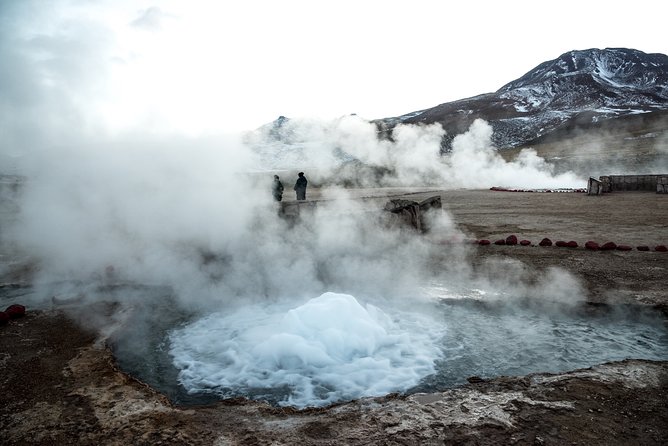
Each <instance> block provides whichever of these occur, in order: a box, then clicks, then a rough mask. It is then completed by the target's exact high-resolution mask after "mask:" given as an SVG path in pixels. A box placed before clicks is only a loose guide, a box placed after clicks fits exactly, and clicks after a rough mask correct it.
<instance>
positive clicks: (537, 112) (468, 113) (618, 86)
mask: <svg viewBox="0 0 668 446" xmlns="http://www.w3.org/2000/svg"><path fill="white" fill-rule="evenodd" d="M657 112H658V113H659V114H660V115H661V116H662V117H665V116H666V112H668V56H666V55H664V54H646V53H643V52H641V51H637V50H633V49H624V48H606V49H603V50H601V49H589V50H583V51H570V52H568V53H565V54H562V55H561V56H559V57H558V58H556V59H554V60H550V61H547V62H544V63H542V64H540V65H538V66H537V67H536V68H534V69H533V70H531V71H529V72H528V73H526V74H525V75H524V76H522V77H520V78H519V79H517V80H514V81H512V82H510V83H508V84H506V85H504V86H503V87H501V88H500V89H499V90H498V91H496V92H494V93H487V94H482V95H479V96H475V97H472V98H467V99H461V100H458V101H454V102H448V103H445V104H440V105H438V106H436V107H433V108H430V109H427V110H421V111H417V112H412V113H408V114H406V115H403V116H399V117H395V118H385V119H379V120H377V121H375V122H376V123H377V125H378V126H379V128H380V129H381V130H383V131H389V130H391V128H393V127H394V126H395V125H397V124H398V123H406V124H417V123H421V124H431V123H434V122H439V123H441V125H443V127H444V128H445V129H446V131H447V133H448V135H447V136H446V140H445V141H444V147H445V148H446V150H447V147H449V143H450V141H451V140H452V138H454V136H456V135H457V134H459V133H462V132H464V131H466V129H467V128H468V127H469V126H470V125H471V123H472V122H473V121H474V120H475V119H476V118H482V119H484V120H486V121H487V122H489V123H490V124H491V125H492V127H493V129H494V136H493V142H494V144H495V145H496V147H498V148H500V149H503V148H511V147H519V146H524V145H528V144H532V143H535V142H538V141H542V140H545V139H546V138H549V137H550V135H553V136H556V134H558V133H564V131H566V130H570V129H573V128H576V127H577V128H582V127H584V128H587V127H590V126H592V125H597V124H598V123H602V122H604V121H607V120H610V119H616V118H623V117H629V116H631V115H638V114H643V115H646V117H649V115H651V114H654V113H657Z"/></svg>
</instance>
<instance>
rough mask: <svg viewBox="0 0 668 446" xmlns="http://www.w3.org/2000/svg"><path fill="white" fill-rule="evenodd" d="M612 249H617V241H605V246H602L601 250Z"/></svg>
mask: <svg viewBox="0 0 668 446" xmlns="http://www.w3.org/2000/svg"><path fill="white" fill-rule="evenodd" d="M612 249H617V244H616V243H615V242H607V243H603V246H601V250H603V251H610V250H612Z"/></svg>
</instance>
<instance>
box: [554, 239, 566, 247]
mask: <svg viewBox="0 0 668 446" xmlns="http://www.w3.org/2000/svg"><path fill="white" fill-rule="evenodd" d="M554 244H555V246H558V247H559V248H565V247H566V246H568V243H566V242H565V241H563V240H557V241H556V242H554Z"/></svg>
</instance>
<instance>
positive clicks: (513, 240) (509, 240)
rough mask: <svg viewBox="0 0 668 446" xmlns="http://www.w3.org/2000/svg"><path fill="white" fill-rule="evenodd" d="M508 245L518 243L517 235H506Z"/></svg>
mask: <svg viewBox="0 0 668 446" xmlns="http://www.w3.org/2000/svg"><path fill="white" fill-rule="evenodd" d="M506 245H517V236H516V235H509V236H508V237H506Z"/></svg>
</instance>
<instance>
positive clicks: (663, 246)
mask: <svg viewBox="0 0 668 446" xmlns="http://www.w3.org/2000/svg"><path fill="white" fill-rule="evenodd" d="M654 251H659V252H666V251H668V248H666V245H659V246H657V247H656V248H654Z"/></svg>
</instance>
